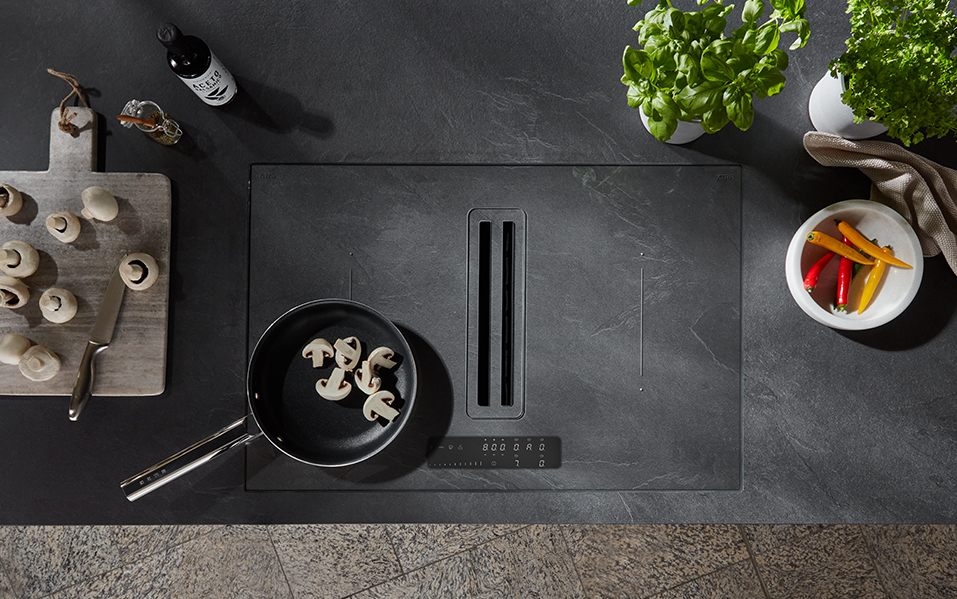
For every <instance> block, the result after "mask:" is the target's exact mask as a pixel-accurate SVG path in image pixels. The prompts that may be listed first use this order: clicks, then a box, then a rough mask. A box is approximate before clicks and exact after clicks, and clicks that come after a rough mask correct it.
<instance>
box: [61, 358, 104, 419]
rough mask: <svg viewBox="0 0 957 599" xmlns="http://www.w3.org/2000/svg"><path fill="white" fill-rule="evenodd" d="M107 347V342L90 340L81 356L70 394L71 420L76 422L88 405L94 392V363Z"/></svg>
mask: <svg viewBox="0 0 957 599" xmlns="http://www.w3.org/2000/svg"><path fill="white" fill-rule="evenodd" d="M107 347H109V345H108V344H106V343H96V342H95V341H90V342H89V343H87V345H86V350H85V351H84V352H83V357H82V358H80V370H79V372H77V373H76V383H75V384H74V385H73V395H71V396H70V420H73V421H74V422H75V421H76V419H77V418H79V417H80V412H82V411H83V408H84V407H86V402H88V401H90V395H92V393H93V378H94V375H95V373H96V370H95V369H94V367H93V365H94V362H95V361H96V356H97V355H98V354H99V353H100V352H101V351H103V350H104V349H106V348H107Z"/></svg>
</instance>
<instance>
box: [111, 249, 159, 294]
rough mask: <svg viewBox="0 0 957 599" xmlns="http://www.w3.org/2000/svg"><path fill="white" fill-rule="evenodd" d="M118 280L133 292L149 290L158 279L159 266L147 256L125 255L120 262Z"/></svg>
mask: <svg viewBox="0 0 957 599" xmlns="http://www.w3.org/2000/svg"><path fill="white" fill-rule="evenodd" d="M119 268H120V278H121V279H123V282H124V283H126V286H127V287H129V288H130V289H132V290H134V291H143V290H144V289H149V288H150V287H152V286H153V283H155V282H156V279H157V278H158V277H159V264H157V263H156V260H155V259H154V258H153V257H152V256H150V255H149V254H144V253H142V252H137V253H133V254H127V255H126V256H124V257H123V261H122V262H120V267H119Z"/></svg>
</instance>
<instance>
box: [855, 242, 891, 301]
mask: <svg viewBox="0 0 957 599" xmlns="http://www.w3.org/2000/svg"><path fill="white" fill-rule="evenodd" d="M882 249H885V250H891V249H892V248H891V246H889V245H885V246H884V247H883V248H882ZM886 269H887V261H886V260H881V259H880V258H878V259H877V260H876V261H875V262H874V268H872V269H871V272H870V273H869V274H868V275H867V282H866V283H864V291H863V292H861V307H860V308H858V309H857V313H858V314H862V313H863V312H864V310H866V309H867V306H869V305H870V303H871V298H872V297H874V291H876V290H877V285H878V283H880V282H881V277H883V276H884V271H885V270H886Z"/></svg>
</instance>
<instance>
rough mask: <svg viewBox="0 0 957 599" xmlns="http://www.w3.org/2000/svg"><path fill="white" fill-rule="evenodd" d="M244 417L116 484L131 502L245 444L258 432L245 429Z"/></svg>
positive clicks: (257, 435)
mask: <svg viewBox="0 0 957 599" xmlns="http://www.w3.org/2000/svg"><path fill="white" fill-rule="evenodd" d="M248 418H249V416H246V417H245V418H242V419H240V420H237V421H236V422H234V423H232V424H230V425H229V426H227V427H226V428H224V429H222V430H220V431H218V432H216V433H214V434H212V435H210V436H209V437H207V438H205V439H203V440H202V441H200V442H199V443H196V444H194V445H191V446H190V447H187V448H186V449H184V450H183V451H181V452H179V453H177V454H176V455H174V456H170V457H168V458H166V459H165V460H163V461H162V462H160V463H158V464H156V465H155V466H151V467H150V468H147V469H146V470H144V471H143V472H140V473H139V474H137V475H136V476H133V477H130V478H128V479H126V480H124V481H123V482H121V483H120V488H121V489H123V492H124V493H126V498H127V499H129V500H130V501H135V500H137V499H139V498H140V497H142V496H143V495H146V494H147V493H149V492H151V491H154V490H156V489H158V488H160V487H162V486H163V485H165V484H166V483H168V482H170V481H173V480H175V479H177V478H179V477H180V476H183V475H184V474H186V473H187V472H190V471H192V470H195V469H196V468H199V467H200V466H202V465H203V464H205V463H206V462H209V461H210V460H212V459H213V458H216V457H218V456H220V455H222V454H223V453H225V452H227V451H229V450H230V449H232V448H233V447H239V446H240V445H245V444H246V443H249V442H250V441H252V440H253V439H255V438H257V437H259V436H260V435H262V433H261V432H259V433H255V434H252V433H248V432H246V420H247V419H248Z"/></svg>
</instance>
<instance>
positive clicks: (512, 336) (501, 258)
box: [466, 208, 526, 418]
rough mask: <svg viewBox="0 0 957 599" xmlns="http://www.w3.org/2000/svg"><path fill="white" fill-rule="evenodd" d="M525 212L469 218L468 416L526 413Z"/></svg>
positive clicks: (478, 213) (480, 211) (480, 212)
mask: <svg viewBox="0 0 957 599" xmlns="http://www.w3.org/2000/svg"><path fill="white" fill-rule="evenodd" d="M525 220H526V219H525V212H524V211H522V210H519V209H510V208H496V209H489V208H476V209H474V210H471V211H470V212H469V278H468V283H469V304H468V392H467V402H468V403H467V406H466V408H467V412H468V415H469V416H470V417H472V418H521V417H522V415H523V414H524V413H525Z"/></svg>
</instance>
